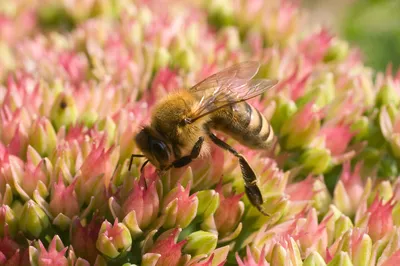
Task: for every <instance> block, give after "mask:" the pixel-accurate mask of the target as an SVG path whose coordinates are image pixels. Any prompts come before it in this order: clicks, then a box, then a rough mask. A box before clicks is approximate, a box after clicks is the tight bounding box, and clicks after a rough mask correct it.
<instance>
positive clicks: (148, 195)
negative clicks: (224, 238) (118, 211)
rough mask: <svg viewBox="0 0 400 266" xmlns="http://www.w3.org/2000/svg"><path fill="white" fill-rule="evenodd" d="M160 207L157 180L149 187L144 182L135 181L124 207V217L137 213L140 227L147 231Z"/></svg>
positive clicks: (151, 182)
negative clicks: (133, 212) (132, 212)
mask: <svg viewBox="0 0 400 266" xmlns="http://www.w3.org/2000/svg"><path fill="white" fill-rule="evenodd" d="M145 182H146V181H145ZM141 183H142V184H141ZM159 205H160V200H159V198H158V194H157V189H156V182H155V180H151V181H150V183H149V184H147V187H146V185H144V184H143V182H139V181H135V183H134V185H133V189H132V190H131V192H130V194H129V196H128V198H127V199H126V200H125V202H124V203H123V205H122V210H123V216H126V215H127V214H128V213H130V212H131V211H135V213H136V220H137V223H138V225H139V227H140V228H141V229H145V228H146V227H147V226H149V225H150V223H151V222H153V221H154V220H155V218H156V217H157V215H158V212H159Z"/></svg>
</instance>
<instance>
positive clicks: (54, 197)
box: [50, 176, 79, 218]
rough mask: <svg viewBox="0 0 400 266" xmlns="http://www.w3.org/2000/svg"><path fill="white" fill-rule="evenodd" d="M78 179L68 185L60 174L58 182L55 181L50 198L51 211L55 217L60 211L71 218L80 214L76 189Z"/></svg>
mask: <svg viewBox="0 0 400 266" xmlns="http://www.w3.org/2000/svg"><path fill="white" fill-rule="evenodd" d="M76 181H77V179H75V180H74V182H73V183H72V184H70V185H69V186H67V187H66V186H65V184H64V182H63V180H62V177H61V176H60V178H59V180H58V183H54V185H53V190H52V193H51V199H50V212H51V214H53V216H54V217H56V216H57V215H58V214H60V213H62V214H64V215H65V216H68V217H69V218H72V217H74V216H75V215H77V214H79V203H78V199H77V196H76V193H75V191H74V189H75V184H76Z"/></svg>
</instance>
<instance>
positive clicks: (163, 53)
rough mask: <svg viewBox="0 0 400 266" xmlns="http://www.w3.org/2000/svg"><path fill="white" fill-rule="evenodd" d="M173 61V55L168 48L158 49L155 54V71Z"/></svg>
mask: <svg viewBox="0 0 400 266" xmlns="http://www.w3.org/2000/svg"><path fill="white" fill-rule="evenodd" d="M170 61H171V55H170V53H169V51H168V49H167V48H165V47H158V48H157V50H156V51H155V54H154V66H153V67H154V70H157V69H160V68H163V67H165V66H167V65H168V64H169V62H170Z"/></svg>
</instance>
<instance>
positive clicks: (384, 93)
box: [376, 84, 400, 107]
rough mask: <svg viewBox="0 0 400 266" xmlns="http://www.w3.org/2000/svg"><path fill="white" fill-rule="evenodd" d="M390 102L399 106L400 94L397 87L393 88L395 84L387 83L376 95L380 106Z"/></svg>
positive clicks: (377, 103)
mask: <svg viewBox="0 0 400 266" xmlns="http://www.w3.org/2000/svg"><path fill="white" fill-rule="evenodd" d="M388 104H393V105H395V106H398V105H399V104H400V95H399V94H398V92H396V89H395V88H393V86H391V85H390V84H385V85H383V86H382V87H381V88H380V90H379V91H378V94H377V95H376V105H377V106H378V107H379V106H383V105H388Z"/></svg>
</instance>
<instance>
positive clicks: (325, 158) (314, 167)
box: [300, 148, 331, 175]
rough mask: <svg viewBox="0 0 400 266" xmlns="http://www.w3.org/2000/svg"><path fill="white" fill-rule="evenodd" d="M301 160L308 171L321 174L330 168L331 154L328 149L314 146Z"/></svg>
mask: <svg viewBox="0 0 400 266" xmlns="http://www.w3.org/2000/svg"><path fill="white" fill-rule="evenodd" d="M300 161H301V163H302V166H303V167H304V169H305V170H306V171H308V172H310V173H312V174H315V175H319V174H323V173H324V172H325V171H326V170H328V169H329V166H330V163H331V156H330V152H329V151H328V150H327V149H320V148H312V149H308V150H306V151H305V152H304V153H303V154H302V155H301V157H300Z"/></svg>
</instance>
